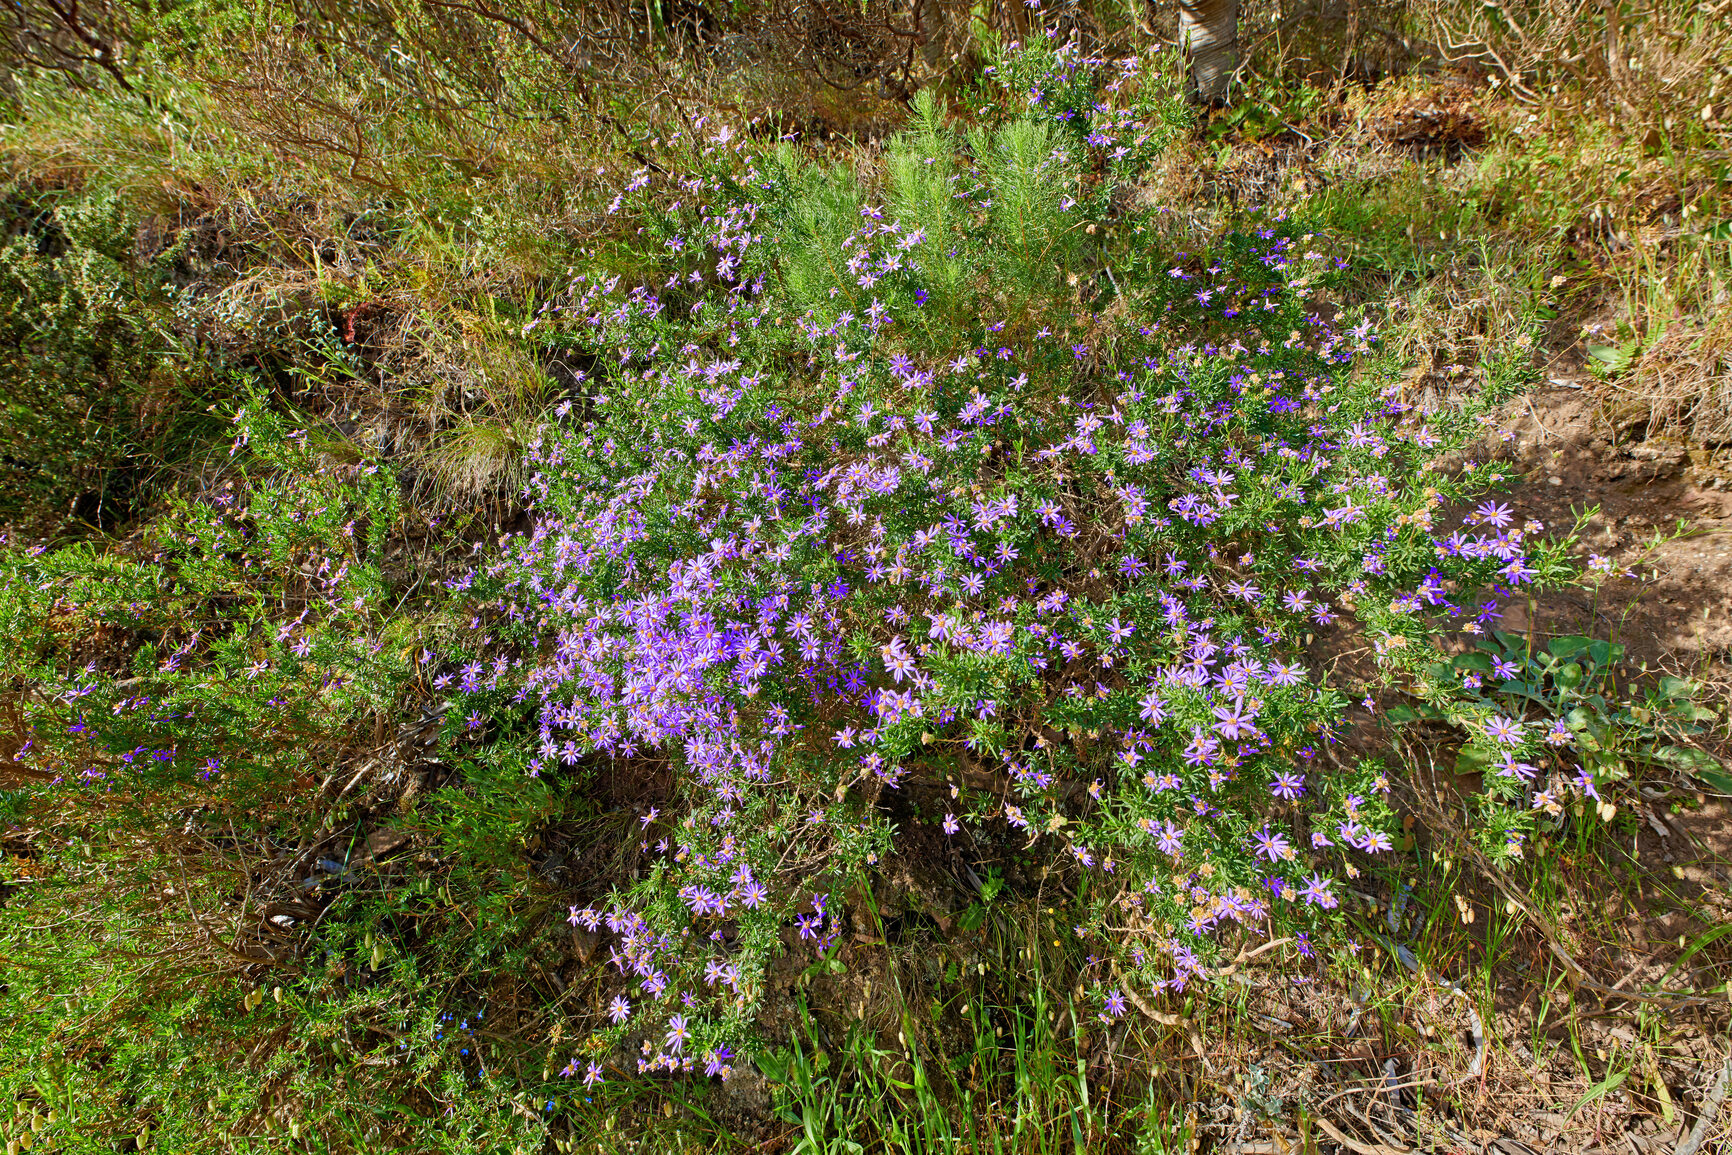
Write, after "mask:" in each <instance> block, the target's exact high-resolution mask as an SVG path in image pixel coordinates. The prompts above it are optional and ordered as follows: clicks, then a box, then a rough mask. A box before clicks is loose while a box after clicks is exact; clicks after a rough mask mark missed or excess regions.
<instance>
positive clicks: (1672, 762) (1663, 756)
mask: <svg viewBox="0 0 1732 1155" xmlns="http://www.w3.org/2000/svg"><path fill="white" fill-rule="evenodd" d="M1654 757H1655V758H1656V759H1658V760H1659V761H1661V762H1664V763H1665V764H1666V765H1668V766H1674V767H1676V768H1678V769H1679V770H1683V771H1685V772H1686V773H1689V774H1698V775H1699V774H1702V773H1703V772H1704V771H1716V770H1719V769H1720V759H1718V758H1716V757H1714V756H1713V755H1712V754H1710V753H1708V752H1707V751H1705V750H1698V749H1696V748H1695V747H1694V746H1662V747H1660V748H1659V749H1658V750H1656V751H1654Z"/></svg>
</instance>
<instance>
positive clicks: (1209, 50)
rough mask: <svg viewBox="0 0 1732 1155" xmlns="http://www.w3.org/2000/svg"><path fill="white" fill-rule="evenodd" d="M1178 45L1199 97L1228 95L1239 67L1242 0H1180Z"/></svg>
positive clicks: (1214, 99) (1207, 99)
mask: <svg viewBox="0 0 1732 1155" xmlns="http://www.w3.org/2000/svg"><path fill="white" fill-rule="evenodd" d="M1179 47H1180V48H1181V49H1182V50H1183V51H1184V53H1185V59H1186V60H1187V61H1189V62H1190V66H1191V86H1192V87H1193V89H1194V90H1195V92H1196V95H1197V98H1198V99H1199V100H1205V101H1211V102H1213V101H1218V100H1223V99H1225V98H1226V95H1227V82H1228V81H1229V80H1231V79H1232V76H1233V72H1234V70H1235V69H1237V68H1238V67H1239V0H1179Z"/></svg>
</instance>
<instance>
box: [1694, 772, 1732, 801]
mask: <svg viewBox="0 0 1732 1155" xmlns="http://www.w3.org/2000/svg"><path fill="white" fill-rule="evenodd" d="M1696 777H1698V778H1700V779H1701V780H1702V781H1703V782H1706V783H1707V784H1708V785H1709V786H1710V787H1711V788H1712V789H1713V791H1714V793H1716V794H1724V795H1726V796H1728V797H1732V774H1728V773H1726V772H1725V771H1723V770H1698V771H1696Z"/></svg>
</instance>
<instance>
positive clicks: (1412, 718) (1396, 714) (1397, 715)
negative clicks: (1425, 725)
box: [1383, 703, 1419, 725]
mask: <svg viewBox="0 0 1732 1155" xmlns="http://www.w3.org/2000/svg"><path fill="white" fill-rule="evenodd" d="M1383 716H1384V717H1385V718H1387V719H1388V720H1389V721H1391V722H1394V723H1396V724H1397V725H1406V724H1407V723H1409V722H1417V721H1419V711H1417V710H1415V709H1413V707H1411V706H1404V705H1401V704H1400V703H1397V704H1396V705H1393V706H1391V707H1389V709H1387V710H1385V711H1383Z"/></svg>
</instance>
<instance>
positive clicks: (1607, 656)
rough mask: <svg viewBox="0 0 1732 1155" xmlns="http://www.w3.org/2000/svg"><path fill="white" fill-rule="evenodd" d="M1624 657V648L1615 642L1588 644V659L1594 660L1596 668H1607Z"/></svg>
mask: <svg viewBox="0 0 1732 1155" xmlns="http://www.w3.org/2000/svg"><path fill="white" fill-rule="evenodd" d="M1623 656H1624V647H1623V646H1621V645H1619V644H1618V643H1616V642H1606V641H1594V642H1590V643H1588V657H1590V658H1592V659H1593V660H1594V664H1595V665H1596V666H1609V665H1611V664H1612V663H1613V662H1615V661H1617V660H1618V659H1619V658H1621V657H1623Z"/></svg>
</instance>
